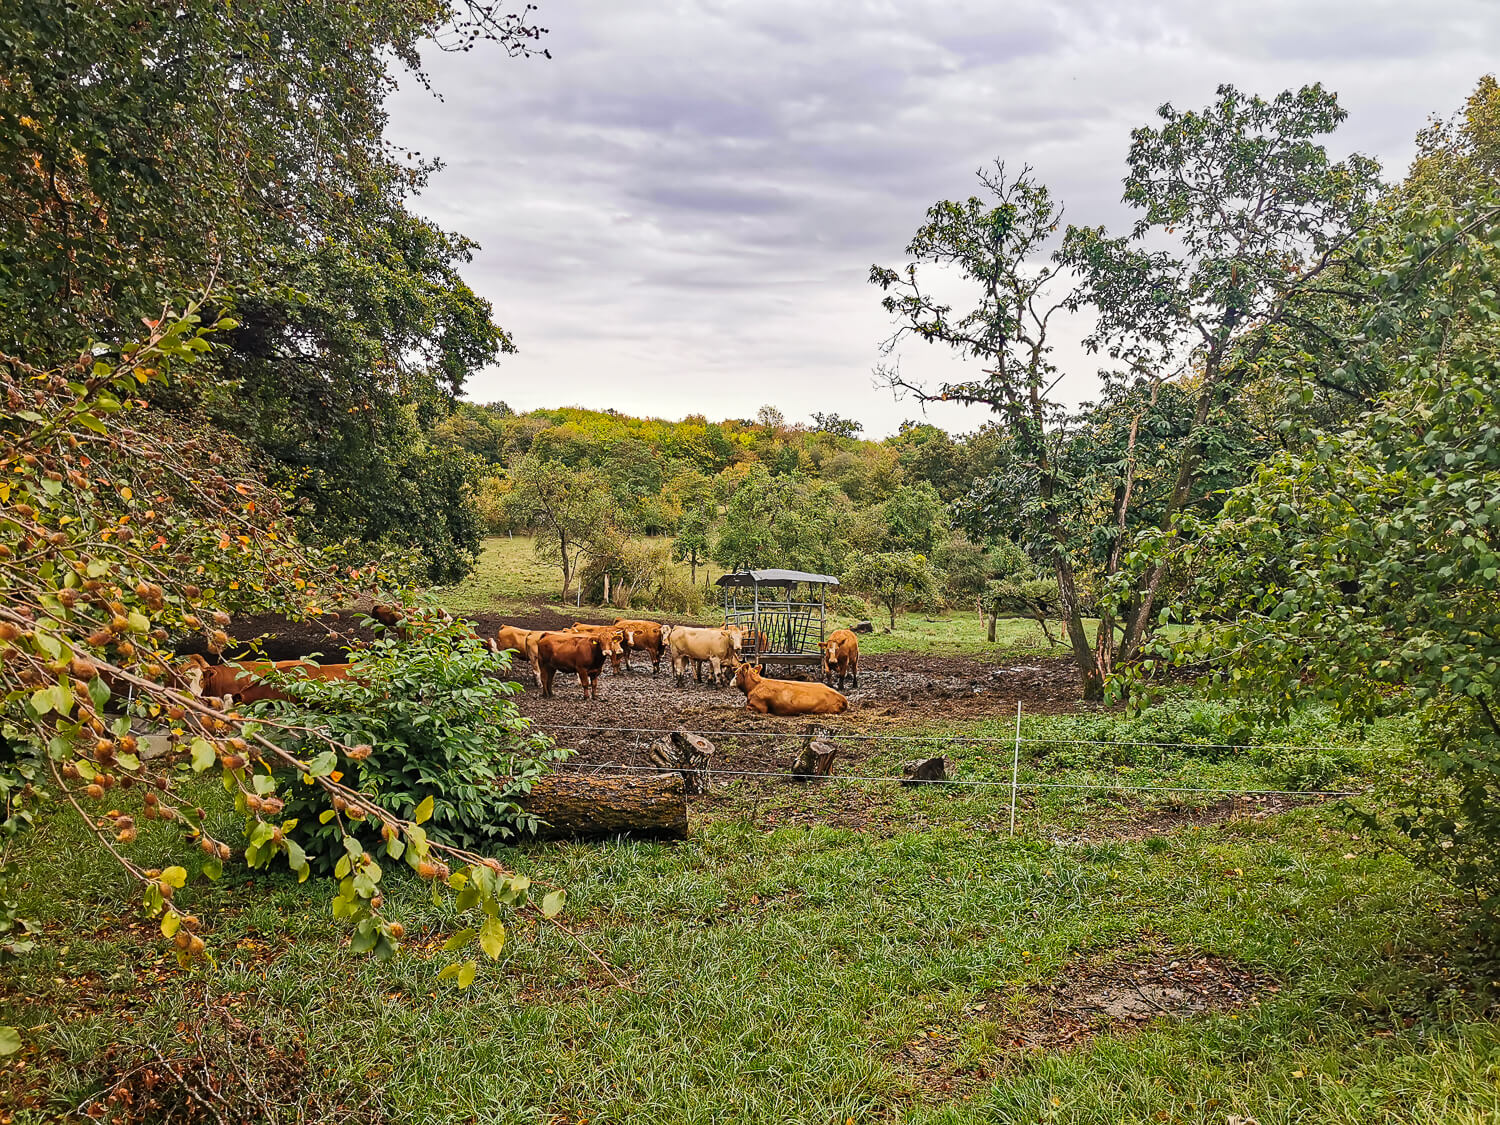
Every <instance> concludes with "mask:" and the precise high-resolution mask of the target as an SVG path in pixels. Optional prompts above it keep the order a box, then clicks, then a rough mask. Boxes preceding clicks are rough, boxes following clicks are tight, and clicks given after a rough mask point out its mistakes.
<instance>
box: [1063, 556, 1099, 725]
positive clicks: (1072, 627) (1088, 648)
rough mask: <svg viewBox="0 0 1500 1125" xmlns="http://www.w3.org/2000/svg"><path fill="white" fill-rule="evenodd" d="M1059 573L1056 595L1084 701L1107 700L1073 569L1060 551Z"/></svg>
mask: <svg viewBox="0 0 1500 1125" xmlns="http://www.w3.org/2000/svg"><path fill="white" fill-rule="evenodd" d="M1053 563H1054V565H1055V567H1056V570H1057V595H1058V601H1059V602H1060V603H1061V604H1060V605H1059V606H1058V608H1059V609H1061V610H1062V618H1063V622H1064V623H1065V624H1066V626H1067V629H1068V643H1069V645H1070V646H1071V647H1072V649H1073V661H1074V663H1076V664H1077V665H1078V678H1079V680H1080V681H1081V682H1082V684H1083V698H1085V699H1091V700H1099V699H1103V698H1104V677H1105V675H1106V672H1105V671H1104V670H1103V669H1101V668H1100V667H1099V663H1098V661H1097V660H1096V659H1095V656H1094V646H1093V645H1091V644H1089V637H1088V633H1087V632H1085V630H1084V628H1083V610H1082V607H1080V606H1079V604H1078V587H1077V585H1076V583H1075V581H1074V578H1073V565H1072V564H1071V563H1070V562H1069V561H1068V559H1067V557H1066V556H1065V555H1064V554H1063V552H1062V548H1061V547H1059V548H1058V550H1057V554H1056V556H1055V558H1054V559H1053Z"/></svg>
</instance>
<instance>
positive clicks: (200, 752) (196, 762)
mask: <svg viewBox="0 0 1500 1125" xmlns="http://www.w3.org/2000/svg"><path fill="white" fill-rule="evenodd" d="M215 757H216V755H215V754H214V748H213V744H212V743H210V742H209V741H208V740H207V739H204V738H195V739H193V747H192V762H193V772H194V773H202V772H203V771H204V770H206V769H208V767H209V766H211V765H213V764H214V758H215Z"/></svg>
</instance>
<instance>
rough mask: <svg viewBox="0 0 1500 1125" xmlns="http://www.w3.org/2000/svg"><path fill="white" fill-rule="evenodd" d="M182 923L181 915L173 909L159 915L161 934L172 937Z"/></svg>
mask: <svg viewBox="0 0 1500 1125" xmlns="http://www.w3.org/2000/svg"><path fill="white" fill-rule="evenodd" d="M181 925H182V915H180V914H178V913H177V912H176V911H175V910H169V911H167V912H166V913H165V914H163V915H162V916H161V936H162V937H166V938H169V937H172V936H173V935H174V934H176V933H177V929H178V927H180V926H181Z"/></svg>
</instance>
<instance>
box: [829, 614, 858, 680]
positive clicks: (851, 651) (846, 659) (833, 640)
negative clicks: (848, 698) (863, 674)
mask: <svg viewBox="0 0 1500 1125" xmlns="http://www.w3.org/2000/svg"><path fill="white" fill-rule="evenodd" d="M835 675H837V676H838V678H839V690H840V691H843V690H844V677H845V676H846V675H848V676H852V677H853V678H854V686H855V687H856V688H858V687H859V638H858V637H856V636H855V635H854V634H853V633H851V632H850V631H849V630H848V629H839V630H837V631H835V632H834V633H832V634H831V635H830V636H829V638H828V639H827V640H826V641H824V642H823V682H824V683H825V684H829V685H830V686H831V685H832V684H833V677H834V676H835Z"/></svg>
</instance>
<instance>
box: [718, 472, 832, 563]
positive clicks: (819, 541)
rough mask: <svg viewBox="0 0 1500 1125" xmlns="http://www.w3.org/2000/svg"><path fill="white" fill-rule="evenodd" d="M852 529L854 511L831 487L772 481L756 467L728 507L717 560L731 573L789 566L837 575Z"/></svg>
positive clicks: (736, 488)
mask: <svg viewBox="0 0 1500 1125" xmlns="http://www.w3.org/2000/svg"><path fill="white" fill-rule="evenodd" d="M853 525H854V506H853V505H852V504H851V503H850V502H849V498H848V497H847V496H845V495H844V494H843V493H842V492H841V491H839V490H838V489H837V488H834V487H833V486H832V485H830V484H827V483H825V482H815V483H809V482H805V481H796V480H792V479H790V478H787V477H773V476H771V474H770V473H769V472H767V471H766V469H765V467H764V466H762V465H758V464H756V465H751V466H750V468H749V471H748V472H746V473H745V474H744V475H743V477H742V478H741V479H740V480H739V481H738V483H737V484H736V485H735V487H734V491H733V492H732V493H731V494H730V496H729V497H728V499H727V501H726V503H725V506H724V517H723V520H722V521H721V523H720V526H719V533H718V535H717V537H716V538H715V539H714V543H713V549H712V556H713V560H714V562H716V563H718V564H719V565H720V566H722V567H724V568H725V569H726V570H740V569H743V568H746V567H770V566H784V567H790V568H792V569H798V570H809V571H815V572H819V573H837V571H838V568H839V566H840V565H841V564H842V562H843V559H844V557H845V555H846V554H847V553H848V550H849V538H850V535H851V533H852V530H853Z"/></svg>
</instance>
